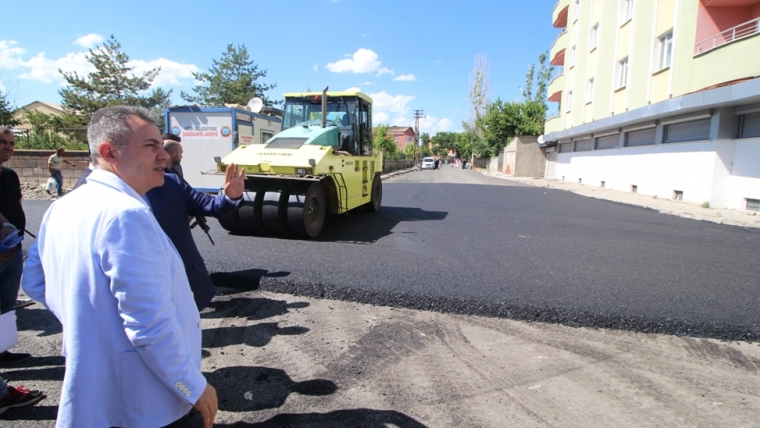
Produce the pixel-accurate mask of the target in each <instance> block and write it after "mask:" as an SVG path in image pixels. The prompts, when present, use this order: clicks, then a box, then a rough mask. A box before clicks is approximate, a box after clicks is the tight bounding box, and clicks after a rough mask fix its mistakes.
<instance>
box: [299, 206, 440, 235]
mask: <svg viewBox="0 0 760 428" xmlns="http://www.w3.org/2000/svg"><path fill="white" fill-rule="evenodd" d="M448 215H449V213H448V212H446V211H425V210H423V209H420V208H410V207H386V206H383V207H382V208H380V211H378V212H376V213H369V212H364V211H362V210H359V209H357V210H353V211H349V212H348V213H346V214H340V215H330V216H328V217H327V221H326V223H325V227H324V229H322V233H321V234H320V235H319V236H318V237H316V238H315V239H314V240H315V241H320V242H344V243H353V244H373V243H375V242H377V241H378V240H379V239H380V238H383V237H385V236H388V235H390V234H392V233H393V228H395V227H396V225H398V224H399V223H401V222H405V221H440V220H444V219H445V218H446V216H448Z"/></svg>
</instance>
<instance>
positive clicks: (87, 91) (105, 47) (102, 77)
mask: <svg viewBox="0 0 760 428" xmlns="http://www.w3.org/2000/svg"><path fill="white" fill-rule="evenodd" d="M86 58H87V62H89V63H90V64H92V65H93V66H94V67H95V71H93V72H91V73H89V74H87V76H85V77H81V76H79V75H78V74H77V72H75V71H74V72H70V73H69V72H64V71H63V70H61V69H59V70H58V72H59V73H61V75H63V79H64V80H65V81H66V83H67V86H66V87H65V88H63V89H61V90H59V91H58V94H59V95H60V96H61V103H62V104H63V107H64V109H65V110H66V111H67V113H68V115H69V116H70V117H69V118H68V119H66V120H69V121H71V122H76V123H78V124H79V125H80V126H84V125H86V124H87V122H89V120H90V116H91V115H92V114H93V113H94V112H95V111H97V110H98V109H100V108H103V107H106V106H112V105H119V104H126V105H136V106H142V107H145V108H148V109H151V110H153V111H154V112H155V113H158V117H159V118H163V109H164V108H165V107H168V106H169V105H170V101H169V97H170V96H171V92H172V91H171V90H170V91H169V92H166V91H164V90H163V89H161V88H156V89H153V90H152V91H151V92H149V93H147V94H146V92H147V91H148V90H149V89H150V87H151V85H152V84H153V80H154V79H155V78H156V76H158V73H159V72H160V71H161V67H156V68H154V69H151V70H148V71H146V72H144V73H142V74H141V75H139V76H136V75H135V74H134V73H132V70H133V69H134V67H131V66H129V65H128V63H129V55H127V54H126V53H124V52H122V50H121V43H119V41H118V40H116V38H115V37H114V36H113V35H111V37H110V38H109V39H108V40H106V41H105V42H104V43H103V44H102V45H100V46H96V47H95V49H90V53H89V55H87V56H86Z"/></svg>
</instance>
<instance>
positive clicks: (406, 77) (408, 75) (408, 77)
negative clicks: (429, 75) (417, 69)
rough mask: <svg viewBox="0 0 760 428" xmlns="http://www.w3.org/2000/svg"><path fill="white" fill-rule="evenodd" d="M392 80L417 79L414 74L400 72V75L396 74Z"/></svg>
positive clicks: (408, 80) (409, 80)
mask: <svg viewBox="0 0 760 428" xmlns="http://www.w3.org/2000/svg"><path fill="white" fill-rule="evenodd" d="M393 80H398V81H400V82H411V81H413V80H417V78H416V77H415V76H414V74H402V75H401V76H396V77H395V78H394V79H393Z"/></svg>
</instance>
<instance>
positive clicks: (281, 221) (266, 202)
mask: <svg viewBox="0 0 760 428" xmlns="http://www.w3.org/2000/svg"><path fill="white" fill-rule="evenodd" d="M290 187H291V186H290V184H289V183H285V182H278V181H273V182H272V183H270V184H269V186H267V189H266V193H265V194H264V199H263V201H262V205H261V218H262V220H263V223H264V228H265V229H266V231H267V232H268V233H270V234H272V235H289V234H290V228H289V227H288V212H287V206H288V199H289V196H290Z"/></svg>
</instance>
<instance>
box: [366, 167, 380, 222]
mask: <svg viewBox="0 0 760 428" xmlns="http://www.w3.org/2000/svg"><path fill="white" fill-rule="evenodd" d="M382 202H383V181H382V180H381V179H380V174H375V178H374V179H373V180H372V199H371V200H370V201H369V203H367V204H365V205H364V209H365V210H367V211H369V212H371V213H376V212H378V211H380V205H381V204H382Z"/></svg>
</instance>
